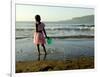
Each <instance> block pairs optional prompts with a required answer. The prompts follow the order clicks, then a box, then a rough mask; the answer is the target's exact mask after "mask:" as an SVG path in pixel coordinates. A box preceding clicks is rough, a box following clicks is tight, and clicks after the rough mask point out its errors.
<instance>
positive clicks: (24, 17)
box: [16, 5, 94, 22]
mask: <svg viewBox="0 0 100 77" xmlns="http://www.w3.org/2000/svg"><path fill="white" fill-rule="evenodd" d="M36 14H39V15H40V16H41V20H42V21H45V22H52V21H54V22H55V21H62V20H70V19H72V18H75V17H82V16H87V15H94V9H93V8H75V7H74V8H73V7H54V6H39V5H38V6H35V5H16V21H33V22H34V21H35V19H34V17H35V15H36Z"/></svg>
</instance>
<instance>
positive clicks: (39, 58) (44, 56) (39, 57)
mask: <svg viewBox="0 0 100 77" xmlns="http://www.w3.org/2000/svg"><path fill="white" fill-rule="evenodd" d="M46 56H47V54H44V55H43V60H45V59H46ZM40 60H41V55H40V54H38V61H40Z"/></svg>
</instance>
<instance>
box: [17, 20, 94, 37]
mask: <svg viewBox="0 0 100 77" xmlns="http://www.w3.org/2000/svg"><path fill="white" fill-rule="evenodd" d="M45 29H46V32H47V35H48V36H50V37H59V36H60V37H64V36H80V35H87V36H93V35H94V25H93V24H86V25H84V24H67V23H52V22H51V23H50V22H48V23H47V22H46V23H45ZM34 32H35V23H34V22H16V38H21V37H27V38H29V37H33V33H34Z"/></svg>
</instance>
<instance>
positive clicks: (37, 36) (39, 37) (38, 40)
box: [34, 32, 46, 45]
mask: <svg viewBox="0 0 100 77" xmlns="http://www.w3.org/2000/svg"><path fill="white" fill-rule="evenodd" d="M45 43H46V41H45V37H44V34H43V32H35V33H34V44H35V45H37V44H45Z"/></svg>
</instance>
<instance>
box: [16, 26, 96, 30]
mask: <svg viewBox="0 0 100 77" xmlns="http://www.w3.org/2000/svg"><path fill="white" fill-rule="evenodd" d="M45 29H46V30H94V27H70V28H68V27H67V28H66V27H51V28H50V27H46V28H45ZM24 30H30V31H31V30H35V28H33V27H31V28H25V27H24V28H16V31H24Z"/></svg>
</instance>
